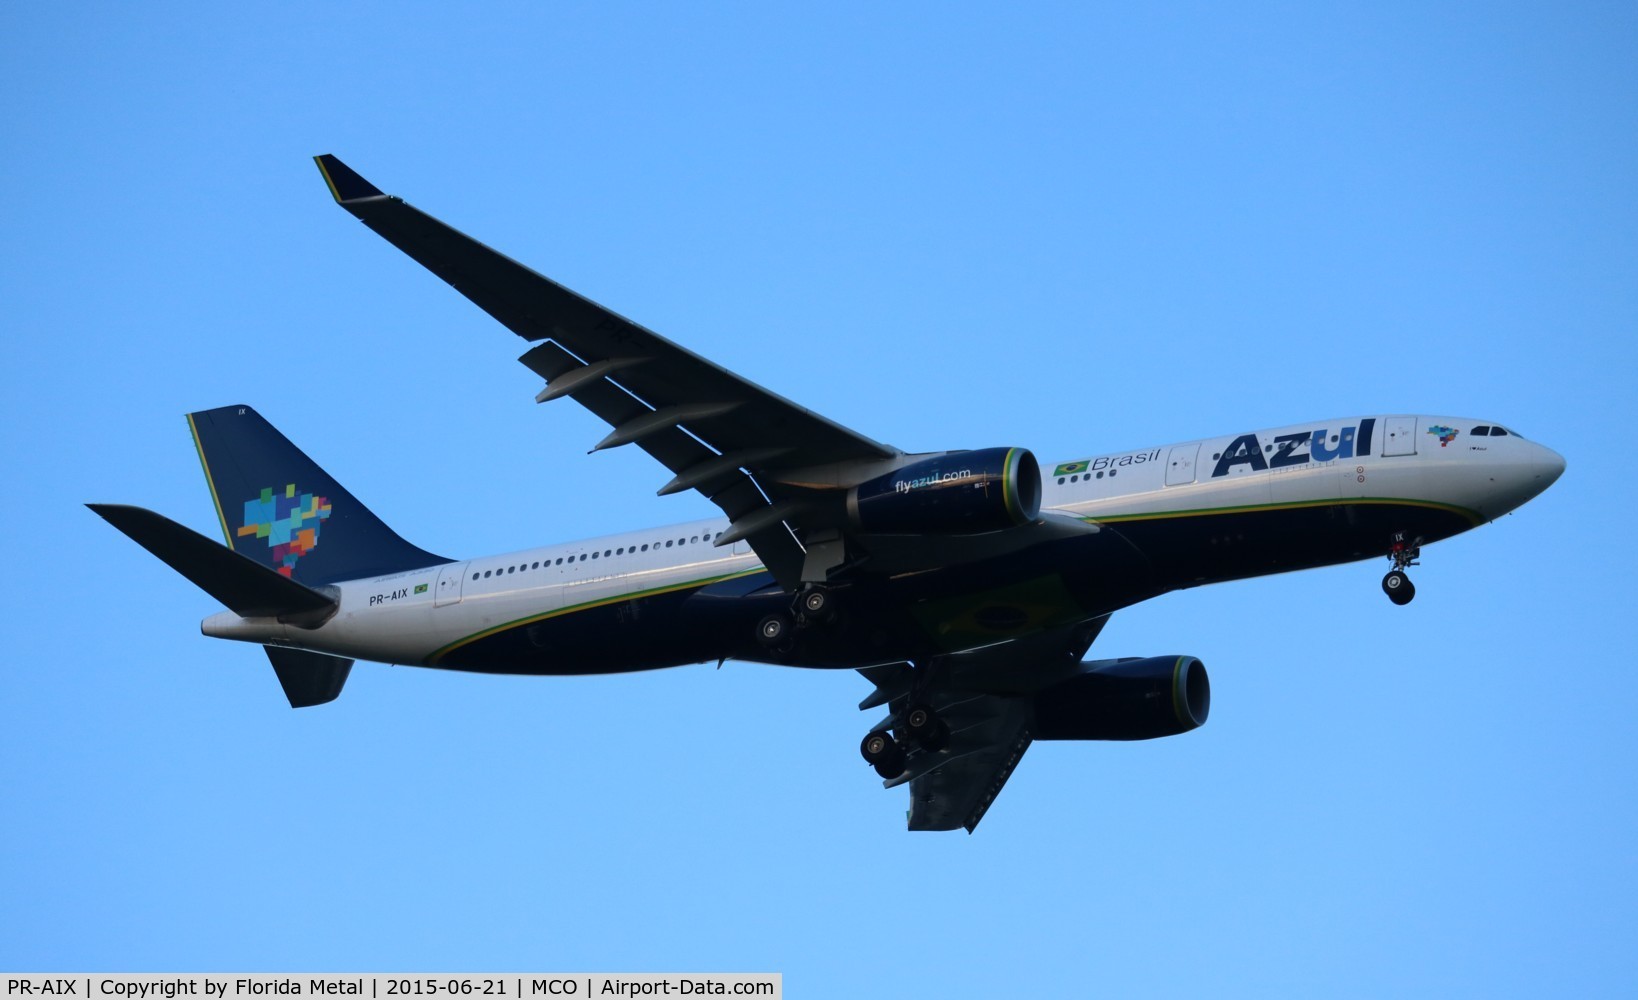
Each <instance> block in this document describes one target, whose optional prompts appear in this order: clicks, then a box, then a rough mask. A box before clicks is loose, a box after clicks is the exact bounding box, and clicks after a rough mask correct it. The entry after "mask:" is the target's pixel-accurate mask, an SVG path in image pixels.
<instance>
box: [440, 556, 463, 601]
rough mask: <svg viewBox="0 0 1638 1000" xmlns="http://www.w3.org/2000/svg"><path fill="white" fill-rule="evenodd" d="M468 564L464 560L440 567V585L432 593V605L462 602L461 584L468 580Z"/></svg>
mask: <svg viewBox="0 0 1638 1000" xmlns="http://www.w3.org/2000/svg"><path fill="white" fill-rule="evenodd" d="M466 566H467V564H466V563H464V562H456V563H445V564H444V565H443V566H441V567H439V569H438V586H437V588H436V589H435V592H434V593H433V595H432V606H433V607H435V608H441V607H443V606H444V605H446V604H459V603H460V602H461V585H462V583H463V582H464V581H465V580H466Z"/></svg>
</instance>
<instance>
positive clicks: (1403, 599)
mask: <svg viewBox="0 0 1638 1000" xmlns="http://www.w3.org/2000/svg"><path fill="white" fill-rule="evenodd" d="M1382 592H1383V593H1384V594H1387V595H1388V600H1390V601H1392V602H1393V603H1395V604H1398V605H1400V606H1404V605H1406V604H1409V603H1410V602H1411V598H1413V597H1415V596H1416V586H1415V585H1414V584H1412V583H1411V582H1410V577H1408V576H1406V575H1405V574H1404V573H1403V572H1401V571H1399V570H1397V569H1396V570H1394V571H1393V572H1391V573H1389V574H1388V575H1387V576H1385V577H1383V578H1382Z"/></svg>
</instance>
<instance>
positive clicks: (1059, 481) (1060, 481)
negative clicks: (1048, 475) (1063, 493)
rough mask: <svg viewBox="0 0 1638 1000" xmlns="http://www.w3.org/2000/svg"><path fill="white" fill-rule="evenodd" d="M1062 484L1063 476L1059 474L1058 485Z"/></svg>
mask: <svg viewBox="0 0 1638 1000" xmlns="http://www.w3.org/2000/svg"><path fill="white" fill-rule="evenodd" d="M1063 484H1064V477H1063V476H1059V477H1058V485H1059V486H1062V485H1063Z"/></svg>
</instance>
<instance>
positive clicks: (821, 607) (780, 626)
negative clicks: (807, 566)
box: [756, 583, 837, 653]
mask: <svg viewBox="0 0 1638 1000" xmlns="http://www.w3.org/2000/svg"><path fill="white" fill-rule="evenodd" d="M836 617H837V611H836V595H835V594H834V593H832V592H831V590H830V588H829V587H824V586H821V585H819V584H817V583H810V584H806V585H805V586H803V588H802V589H801V590H799V591H797V592H796V596H795V597H793V598H792V599H791V609H790V611H789V612H788V613H787V612H783V611H778V612H775V613H773V614H771V615H767V616H765V617H764V618H763V619H762V620H761V621H759V622H757V623H756V638H757V642H759V643H761V644H762V646H763V648H764V649H768V650H771V651H772V652H775V653H788V652H790V651H791V648H792V647H793V646H795V645H796V632H797V631H798V630H799V629H804V628H809V627H812V626H815V625H830V624H832V623H834V622H835V621H836Z"/></svg>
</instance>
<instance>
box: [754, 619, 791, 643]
mask: <svg viewBox="0 0 1638 1000" xmlns="http://www.w3.org/2000/svg"><path fill="white" fill-rule="evenodd" d="M756 639H757V641H758V642H760V643H762V645H763V646H764V647H765V648H767V649H775V650H784V649H789V648H790V640H791V620H790V619H789V618H787V617H785V616H784V615H768V616H767V617H765V618H763V619H762V620H761V621H759V622H757V623H756Z"/></svg>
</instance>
